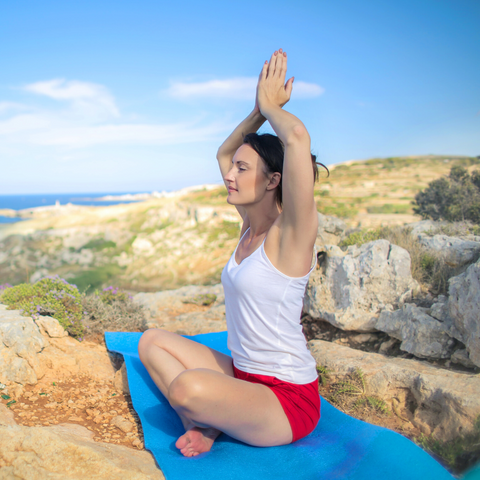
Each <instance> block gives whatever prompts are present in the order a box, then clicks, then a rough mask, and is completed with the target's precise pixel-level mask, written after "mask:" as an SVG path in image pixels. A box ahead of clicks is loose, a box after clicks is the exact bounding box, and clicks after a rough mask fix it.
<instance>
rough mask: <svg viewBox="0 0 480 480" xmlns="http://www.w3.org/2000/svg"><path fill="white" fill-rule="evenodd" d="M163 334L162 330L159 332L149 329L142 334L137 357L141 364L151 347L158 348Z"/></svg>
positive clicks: (156, 329) (158, 330) (155, 329)
mask: <svg viewBox="0 0 480 480" xmlns="http://www.w3.org/2000/svg"><path fill="white" fill-rule="evenodd" d="M163 332H164V330H160V329H158V328H150V329H149V330H146V331H145V332H143V334H142V336H141V337H140V340H139V342H138V356H139V357H140V360H141V361H142V362H143V361H144V360H146V357H147V354H148V350H149V349H150V348H151V347H152V346H155V345H156V346H160V345H159V344H161V338H162V336H163Z"/></svg>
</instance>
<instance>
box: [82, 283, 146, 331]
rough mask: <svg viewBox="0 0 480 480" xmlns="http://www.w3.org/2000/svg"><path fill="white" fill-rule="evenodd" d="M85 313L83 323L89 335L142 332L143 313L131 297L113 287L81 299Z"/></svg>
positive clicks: (143, 323) (144, 321) (144, 324)
mask: <svg viewBox="0 0 480 480" xmlns="http://www.w3.org/2000/svg"><path fill="white" fill-rule="evenodd" d="M82 305H83V309H84V312H85V316H84V318H83V323H84V324H85V326H86V328H87V330H88V333H89V334H103V333H104V332H106V331H109V330H113V331H139V330H140V331H144V330H146V319H145V312H144V309H143V307H142V306H141V305H138V304H137V303H135V302H134V301H133V300H132V297H131V296H130V295H129V294H128V293H127V292H124V291H122V290H119V289H118V288H114V287H107V288H104V289H103V290H102V291H101V292H99V291H98V290H96V291H95V292H94V293H93V294H92V295H86V296H84V297H83V299H82Z"/></svg>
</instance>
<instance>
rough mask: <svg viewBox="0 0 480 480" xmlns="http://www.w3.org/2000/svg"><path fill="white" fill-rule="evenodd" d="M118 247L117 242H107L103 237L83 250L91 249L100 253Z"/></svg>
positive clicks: (93, 240)
mask: <svg viewBox="0 0 480 480" xmlns="http://www.w3.org/2000/svg"><path fill="white" fill-rule="evenodd" d="M116 246H117V244H116V243H115V242H112V241H111V240H105V239H104V238H103V237H101V238H94V239H92V240H90V241H89V242H88V243H87V244H86V245H84V246H83V247H82V248H90V249H91V250H94V251H96V252H99V251H100V250H104V249H105V248H116Z"/></svg>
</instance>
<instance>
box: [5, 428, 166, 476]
mask: <svg viewBox="0 0 480 480" xmlns="http://www.w3.org/2000/svg"><path fill="white" fill-rule="evenodd" d="M80 430H81V431H80ZM84 430H86V429H84V428H83V427H80V428H76V429H75V430H73V429H71V427H67V428H63V429H62V428H59V426H55V427H20V426H11V427H0V465H1V467H0V478H5V479H7V478H12V479H13V478H29V479H30V478H31V479H34V478H35V479H37V478H38V479H49V478H52V479H53V478H61V479H64V480H77V479H78V480H80V479H81V480H83V479H86V478H99V479H108V480H124V479H126V478H128V479H132V480H149V479H158V480H160V479H164V478H165V477H164V476H163V474H162V472H161V470H160V469H158V467H157V466H156V464H155V460H154V458H153V457H152V455H151V454H150V453H148V452H146V451H138V450H134V449H131V448H127V447H123V446H120V445H113V444H105V443H101V442H93V441H92V440H91V439H89V438H87V434H86V433H85V432H84ZM82 432H84V433H83V434H82ZM72 433H73V434H72ZM79 433H80V435H79Z"/></svg>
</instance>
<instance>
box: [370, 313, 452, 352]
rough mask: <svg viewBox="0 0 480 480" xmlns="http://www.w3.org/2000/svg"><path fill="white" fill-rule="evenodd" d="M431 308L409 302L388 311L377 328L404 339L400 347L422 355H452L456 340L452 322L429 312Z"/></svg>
mask: <svg viewBox="0 0 480 480" xmlns="http://www.w3.org/2000/svg"><path fill="white" fill-rule="evenodd" d="M429 311H430V310H429V309H428V308H420V307H417V306H415V305H412V304H406V305H404V306H403V307H402V308H401V309H399V310H396V311H395V312H389V311H387V310H384V311H383V312H382V313H381V314H380V316H379V318H378V321H377V322H376V324H375V328H376V329H377V330H380V331H382V332H385V333H388V334H389V335H390V336H391V337H393V338H396V339H397V340H401V342H402V343H401V344H400V348H401V349H402V350H403V351H405V352H408V353H412V354H413V355H415V356H416V357H419V358H431V359H439V358H450V356H451V354H452V352H453V348H454V346H455V340H454V339H453V338H452V337H451V336H450V335H449V334H448V333H447V329H448V325H447V326H445V324H444V323H443V322H442V321H440V320H437V319H436V318H434V317H431V316H430V315H428V312H429Z"/></svg>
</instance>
